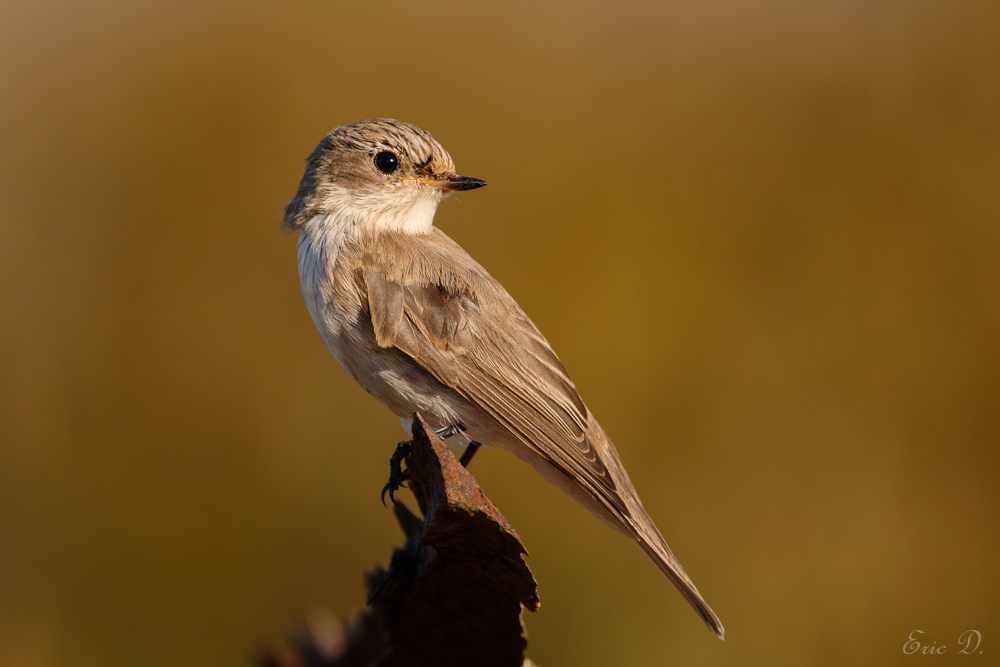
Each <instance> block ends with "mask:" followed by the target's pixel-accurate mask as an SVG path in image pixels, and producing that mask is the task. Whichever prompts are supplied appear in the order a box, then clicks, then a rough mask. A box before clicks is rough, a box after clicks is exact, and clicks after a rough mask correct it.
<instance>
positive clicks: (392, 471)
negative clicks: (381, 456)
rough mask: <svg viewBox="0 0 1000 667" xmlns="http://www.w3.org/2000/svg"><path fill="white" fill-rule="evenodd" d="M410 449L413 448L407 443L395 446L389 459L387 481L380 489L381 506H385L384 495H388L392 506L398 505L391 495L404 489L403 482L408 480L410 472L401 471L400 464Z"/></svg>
mask: <svg viewBox="0 0 1000 667" xmlns="http://www.w3.org/2000/svg"><path fill="white" fill-rule="evenodd" d="M412 449H413V447H412V446H411V445H410V443H409V441H405V442H401V443H399V444H398V445H396V451H394V452H393V453H392V456H391V457H390V458H389V481H388V482H386V483H385V486H383V487H382V504H383V505H385V494H386V493H388V494H389V500H391V501H392V503H393V504H394V505H396V504H398V503H397V501H396V497H395V496H394V495H393V494H394V493H395V492H396V491H398V490H399V489H401V488H406V484H404V482H406V480H408V479H410V471H409V470H403V468H402V467H401V466H400V464H401V463H402V462H403V459H405V458H406V456H407V455H408V454H409V453H410V451H411V450H412Z"/></svg>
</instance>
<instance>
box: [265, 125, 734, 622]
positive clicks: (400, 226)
mask: <svg viewBox="0 0 1000 667" xmlns="http://www.w3.org/2000/svg"><path fill="white" fill-rule="evenodd" d="M484 185H486V182H485V181H483V180H480V179H478V178H471V177H468V176H460V175H458V173H457V172H456V169H455V164H454V162H453V161H452V158H451V156H450V155H449V154H448V152H447V151H446V150H445V149H444V147H442V145H441V144H440V143H438V142H437V141H436V140H435V139H434V138H433V137H432V136H431V135H430V134H429V133H428V132H426V131H424V130H422V129H420V128H419V127H417V126H416V125H412V124H410V123H405V122H402V121H398V120H393V119H389V118H373V119H368V120H362V121H358V122H355V123H351V124H349V125H343V126H340V127H337V128H334V129H333V130H331V131H330V132H329V133H327V134H326V135H325V136H324V137H323V139H322V140H321V141H320V142H319V144H318V145H317V146H316V148H315V150H313V151H312V153H311V154H310V155H309V157H308V158H307V160H306V168H305V173H304V174H303V176H302V180H301V182H300V184H299V188H298V191H297V192H296V194H295V196H294V197H293V198H292V199H291V200H290V201H289V203H288V205H287V206H286V207H285V208H284V209H283V211H282V227H283V229H284V230H285V231H287V232H290V233H296V232H297V233H298V234H299V237H298V242H297V246H296V249H297V254H298V271H299V279H300V283H301V288H302V296H303V299H304V300H305V304H306V308H307V310H308V311H309V315H310V316H311V317H312V320H313V322H314V323H315V325H316V328H317V329H318V330H319V333H320V335H321V336H322V338H323V341H324V342H325V344H326V346H327V348H328V349H329V351H330V353H331V354H332V355H333V357H334V358H335V359H336V360H337V362H338V363H339V364H340V366H341V367H343V368H344V370H346V371H347V373H348V374H349V375H350V376H351V377H352V378H353V379H354V380H355V381H356V382H357V383H358V384H360V385H361V386H362V387H363V388H364V389H365V390H366V391H368V392H369V393H370V394H372V395H373V396H374V397H375V398H376V399H378V400H379V401H380V402H381V403H382V404H383V405H384V406H385V407H387V408H388V409H389V410H390V411H392V412H393V413H394V414H395V415H397V416H398V417H399V418H400V420H401V421H402V422H403V424H404V427H405V426H406V425H407V424H408V423H410V421H411V420H412V418H413V416H414V413H419V414H420V415H421V417H422V418H423V419H424V420H425V421H426V423H427V424H428V425H429V426H431V427H433V428H434V429H435V430H438V431H439V432H440V433H441V434H442V435H443V436H446V437H450V438H452V440H453V441H455V442H457V444H458V445H459V446H460V445H461V442H459V440H464V441H465V442H466V443H468V445H467V449H466V450H465V453H464V454H463V455H462V463H463V464H464V465H467V464H468V462H469V459H471V455H472V454H474V453H475V451H476V450H477V449H478V448H479V446H480V445H482V446H494V447H500V448H503V449H506V450H508V451H510V452H512V453H513V454H515V455H516V456H518V457H519V458H521V459H522V460H524V461H526V462H527V463H529V464H530V465H531V466H533V467H534V468H535V469H536V470H537V471H538V472H539V473H541V474H542V476H543V477H544V478H545V479H547V480H548V481H549V482H551V483H552V484H554V485H555V486H556V487H558V488H559V489H561V490H563V491H564V492H566V493H568V494H569V495H570V496H571V497H572V498H574V499H575V500H577V501H578V502H579V503H580V504H582V505H583V506H584V507H586V508H587V509H588V510H590V511H591V512H592V513H593V514H594V515H596V516H597V518H599V519H600V520H602V521H603V522H604V523H606V524H608V525H609V526H611V527H612V528H614V529H616V530H618V531H619V532H622V533H624V534H625V535H627V536H628V537H630V538H632V539H633V540H635V542H637V543H638V545H639V547H641V548H642V550H643V551H644V552H645V553H646V555H647V556H648V557H649V558H650V559H651V560H652V561H653V562H654V563H655V564H656V566H657V567H658V568H659V570H660V571H661V572H662V573H663V574H664V575H666V577H667V579H669V580H670V582H671V583H672V584H673V585H674V586H675V587H676V588H677V590H678V591H680V593H681V595H683V596H684V598H685V599H687V601H688V602H689V603H690V604H691V606H692V607H693V608H694V609H695V611H697V612H698V614H699V616H701V618H702V620H703V621H704V622H705V624H706V625H708V627H709V628H710V629H711V630H712V631H713V632H715V633H716V635H718V637H719V638H720V639H723V638H724V635H725V630H724V629H723V626H722V623H721V622H720V620H719V618H718V616H716V614H715V612H713V611H712V609H711V607H709V606H708V604H707V603H706V602H705V600H704V598H703V597H702V595H701V594H700V593H699V592H698V589H697V588H696V587H695V585H694V582H692V581H691V578H690V577H689V576H688V575H687V573H686V572H685V571H684V568H682V567H681V564H680V563H679V562H678V560H677V558H676V557H675V556H674V554H673V553H672V552H671V550H670V547H669V546H667V543H666V541H665V540H664V538H663V536H662V535H661V534H660V531H659V530H658V529H657V528H656V526H655V524H654V523H653V521H652V519H650V517H649V515H648V514H647V512H646V510H645V509H644V508H643V506H642V502H641V501H640V500H639V495H638V493H637V492H636V490H635V487H634V486H633V484H632V482H631V480H630V479H629V476H628V473H627V472H626V471H625V466H624V465H623V464H622V461H621V459H620V457H619V455H618V452H617V450H616V449H615V446H614V444H612V442H611V440H610V439H609V438H608V436H607V435H606V434H605V432H604V430H603V429H602V428H601V425H600V424H599V423H598V422H597V420H596V419H595V418H594V416H593V414H591V412H590V410H589V409H588V408H587V406H586V404H585V403H584V402H583V399H582V398H581V397H580V394H579V393H578V392H577V389H576V386H575V385H574V384H573V382H572V381H571V380H570V378H569V374H568V373H567V372H566V369H565V368H564V367H563V364H562V362H560V360H559V358H558V357H557V356H556V354H555V352H553V350H552V347H551V345H549V342H548V341H547V340H546V338H545V337H544V336H543V335H542V334H541V333H540V332H539V330H538V328H537V327H536V326H535V325H534V323H533V322H532V321H531V319H529V318H528V316H527V315H526V314H525V313H524V311H523V310H521V308H520V306H518V304H517V302H516V301H515V300H514V299H513V298H512V297H511V296H510V295H509V294H508V293H507V291H506V290H505V289H504V288H503V287H502V286H501V285H500V283H499V282H497V281H496V280H495V279H494V278H493V277H492V276H490V274H489V273H487V271H486V269H484V268H483V267H482V266H480V265H479V264H478V263H477V262H476V261H475V260H474V259H473V258H472V257H470V256H469V254H468V253H466V252H465V250H463V249H462V247H461V246H459V245H458V243H456V242H455V241H453V240H452V239H451V238H450V237H448V236H447V235H446V234H445V233H444V232H442V231H441V230H440V229H438V228H437V227H435V226H434V215H435V212H436V211H437V208H438V205H439V204H440V203H441V202H442V201H443V200H444V199H445V198H446V197H448V196H449V195H451V194H452V193H454V192H463V191H469V190H474V189H477V188H480V187H482V186H484ZM456 436H460V438H458V439H457V440H456Z"/></svg>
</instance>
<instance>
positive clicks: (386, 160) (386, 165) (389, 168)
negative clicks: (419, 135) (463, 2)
mask: <svg viewBox="0 0 1000 667" xmlns="http://www.w3.org/2000/svg"><path fill="white" fill-rule="evenodd" d="M375 166H376V167H378V170H379V171H381V172H382V173H383V174H391V173H392V172H394V171H396V169H398V168H399V158H398V157H396V154H395V153H390V152H389V151H382V152H381V153H379V154H378V155H376V156H375Z"/></svg>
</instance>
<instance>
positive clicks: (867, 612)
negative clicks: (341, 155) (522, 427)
mask: <svg viewBox="0 0 1000 667" xmlns="http://www.w3.org/2000/svg"><path fill="white" fill-rule="evenodd" d="M998 29H1000V4H998V3H996V2H995V1H994V0H982V1H975V0H957V1H956V2H941V1H938V2H932V1H928V0H911V1H907V2H904V1H900V0H826V1H822V2H788V1H782V0H764V1H763V2H746V1H743V2H736V1H734V0H708V1H707V2H694V1H692V0H688V1H684V2H678V1H672V0H668V1H667V2H653V1H651V0H647V1H627V2H616V3H610V2H600V3H599V2H592V1H586V0H584V1H581V0H576V1H574V2H567V1H562V2H559V1H555V0H549V1H545V2H524V1H521V2H506V3H503V4H500V3H495V4H489V5H487V4H481V3H464V4H463V3H412V2H411V3H401V2H378V3H364V4H361V3H357V4H356V5H355V4H351V5H349V4H347V3H336V2H306V1H299V0H295V1H292V2H285V3H270V2H223V1H217V0H208V1H205V0H199V1H198V2H192V1H190V0H181V1H175V2H169V3H136V2H124V1H121V0H117V1H115V0H91V1H89V2H70V1H63V2H57V1H52V0H49V1H47V2H35V3H28V2H11V1H10V0H8V2H6V3H4V4H3V6H2V7H0V81H2V85H0V145H2V149H0V150H2V156H3V157H2V160H0V170H2V171H0V224H2V231H0V234H2V236H0V307H2V313H3V315H2V320H0V664H3V665H12V666H16V667H48V666H60V667H61V666H67V667H84V666H88V667H89V666H95V667H96V666H102V667H104V666H108V665H112V666H119V665H120V666H123V667H124V666H130V665H140V664H141V665H144V666H146V667H160V666H163V667H166V666H173V665H181V664H183V665H192V666H202V665H204V666H205V667H209V666H212V667H220V666H223V665H233V666H236V665H245V664H247V662H248V660H249V657H250V656H252V655H253V651H254V650H255V647H257V646H259V645H260V643H262V642H265V641H271V640H274V639H276V638H278V637H280V636H281V635H282V634H283V633H285V632H287V631H289V630H292V629H293V628H294V627H295V623H296V621H297V619H300V618H301V617H302V616H304V615H305V614H307V613H308V612H309V611H310V610H312V609H315V608H317V607H325V608H329V609H331V610H333V611H334V612H336V613H337V614H339V615H346V614H349V613H352V612H353V611H355V610H357V609H359V608H360V607H361V606H362V605H363V603H364V598H363V590H362V573H363V571H364V570H366V569H367V568H369V567H370V566H371V565H372V564H373V563H375V562H377V561H386V560H387V559H388V557H389V555H390V548H391V546H392V545H393V544H397V543H398V542H399V541H400V534H399V531H398V528H397V527H396V525H395V521H394V520H393V519H392V516H391V513H390V512H389V511H388V510H385V509H383V507H382V505H381V504H380V503H379V501H378V494H379V491H380V489H381V486H382V484H383V482H384V481H385V478H386V474H387V471H388V467H387V461H388V457H389V454H390V453H391V451H392V448H393V446H394V445H395V443H396V441H397V440H400V439H402V438H403V432H402V431H401V429H400V426H399V422H398V421H397V420H396V418H395V417H393V416H392V415H390V414H389V412H388V411H386V410H385V409H383V408H382V407H381V406H380V405H378V404H377V403H376V402H375V401H374V399H372V398H370V397H369V396H368V395H367V394H365V393H364V392H363V391H362V390H361V389H359V388H358V387H357V386H355V384H354V383H353V382H352V381H351V380H350V378H348V376H347V375H346V374H345V373H344V372H342V371H341V370H340V369H339V368H338V367H337V365H336V362H335V361H334V360H333V358H332V357H331V356H330V355H329V354H328V353H327V351H326V350H325V348H324V346H323V344H322V342H321V341H320V338H319V335H318V334H317V333H316V331H315V329H314V328H313V325H312V323H311V321H310V320H309V317H308V315H307V313H306V309H305V307H304V305H303V303H302V299H301V296H300V293H299V286H298V277H297V272H296V261H295V250H294V245H295V239H294V238H292V237H288V236H284V235H282V234H281V233H280V231H279V217H278V213H279V211H280V209H281V208H282V206H283V205H284V204H285V203H286V201H287V200H288V199H289V198H290V197H291V196H292V194H293V193H294V191H295V188H296V186H297V184H298V181H299V178H300V177H301V175H302V169H303V166H304V163H303V160H304V158H305V157H306V155H308V153H309V152H310V151H311V150H312V148H313V146H314V145H315V144H316V143H317V142H318V141H319V139H320V138H321V137H322V136H323V134H324V133H325V132H326V131H328V130H329V129H330V128H332V127H334V126H336V125H341V124H344V123H348V122H352V121H355V120H358V119H362V118H368V117H372V116H388V117H394V118H399V119H402V120H406V121H410V122H413V123H416V124H418V125H420V126H421V127H423V128H425V129H427V130H429V131H430V132H432V133H433V134H434V135H435V137H436V138H437V139H438V140H440V141H441V142H442V143H443V145H444V146H445V147H446V148H447V149H448V150H449V151H450V152H451V154H452V156H453V157H454V159H455V162H456V164H457V165H458V169H459V171H460V173H463V174H468V175H470V176H476V177H480V178H483V179H486V180H487V181H489V183H490V185H489V187H487V188H485V189H483V190H480V191H477V192H474V193H467V194H465V195H463V196H461V197H460V198H458V199H453V200H450V201H448V202H445V204H444V205H443V206H442V207H441V210H440V211H439V213H438V217H437V223H438V225H439V226H440V227H441V228H442V229H444V230H445V231H446V232H447V233H448V234H450V235H452V236H453V237H454V238H455V239H456V240H457V241H459V242H460V243H461V244H462V245H463V246H464V247H465V248H466V249H467V250H468V251H469V252H470V254H472V256H473V257H475V258H476V259H477V260H478V261H479V262H480V263H482V264H483V265H484V266H486V267H487V268H488V269H489V270H490V271H491V272H492V273H493V275H494V276H495V277H496V278H497V279H498V280H500V281H501V282H502V283H503V284H504V285H505V286H506V287H507V289H508V290H509V291H510V292H511V293H512V294H513V295H514V297H515V298H517V299H518V301H519V302H520V303H521V305H522V306H523V307H524V309H525V310H526V311H527V312H528V314H529V315H531V316H532V318H533V319H534V320H535V322H536V323H537V324H538V325H539V327H540V328H541V330H542V331H543V332H545V334H546V335H547V337H548V338H549V340H550V341H551V342H552V344H553V345H554V347H555V349H556V350H557V352H559V354H560V355H561V357H562V359H563V361H564V362H565V365H566V366H567V368H568V369H569V371H570V373H571V375H572V376H573V378H574V380H575V381H576V384H577V386H578V387H579V388H580V391H581V393H582V395H583V396H584V398H585V399H586V400H587V402H588V404H589V405H590V407H591V409H592V410H593V411H594V413H595V414H596V415H597V417H598V418H599V419H600V420H601V422H602V424H603V425H604V428H605V429H606V430H607V432H608V433H609V434H610V435H611V437H612V438H613V439H614V441H615V442H616V444H617V446H618V448H619V451H620V452H621V454H622V457H623V459H624V460H625V463H626V465H627V466H628V468H629V470H630V471H631V474H632V477H633V480H634V481H635V483H636V486H637V488H638V489H639V491H640V493H641V494H642V497H643V499H644V501H645V504H646V507H647V508H648V509H649V511H650V514H651V515H652V516H653V517H654V519H656V521H657V523H658V524H659V526H660V528H661V529H662V531H663V533H664V534H665V535H666V537H667V540H668V541H669V542H670V544H671V546H672V547H673V548H674V550H675V552H676V553H677V554H678V556H679V558H680V560H681V562H682V563H683V564H684V565H685V566H686V568H687V570H688V572H689V573H690V574H691V576H692V577H693V579H694V580H695V581H696V582H697V584H698V586H699V587H700V589H701V590H702V592H703V593H704V594H705V597H706V598H707V599H708V601H709V602H710V603H711V604H712V606H713V607H714V608H715V610H716V611H717V612H718V613H719V615H720V617H721V618H722V620H723V622H724V623H725V624H726V628H727V630H728V634H727V640H726V642H725V643H722V642H719V641H717V640H716V639H715V638H714V637H713V636H712V635H711V634H710V633H709V632H708V631H707V630H706V629H705V628H704V627H703V626H702V625H701V622H700V621H699V620H698V618H697V616H696V615H695V614H694V613H693V612H692V611H691V609H689V608H688V606H687V604H685V603H684V601H683V600H682V599H681V597H680V596H679V595H678V594H677V593H676V592H675V591H674V590H673V588H672V587H671V586H670V585H669V584H668V583H667V581H666V580H665V579H664V578H663V577H662V576H661V575H660V574H659V573H658V572H657V570H656V568H655V567H653V565H652V564H651V563H649V562H648V561H647V560H646V558H645V557H644V556H643V554H642V553H641V552H640V551H639V549H638V548H636V547H635V546H634V545H633V544H631V543H630V542H629V541H628V540H626V539H625V538H623V537H621V536H619V535H617V534H615V533H614V532H612V531H611V530H610V529H607V528H605V527H604V526H603V525H602V524H600V523H599V522H598V521H597V520H596V519H594V518H592V517H591V516H589V515H588V514H587V513H586V512H585V511H584V510H582V509H580V508H579V507H577V506H576V505H575V504H574V503H572V501H570V500H569V499H568V498H566V497H563V496H562V495H561V494H560V493H559V492H558V491H556V490H554V489H552V488H550V487H549V486H548V485H547V484H545V483H544V482H543V481H542V480H541V478H540V477H539V476H538V475H537V474H535V473H534V472H533V471H531V470H530V469H529V468H527V467H526V466H524V465H522V464H521V463H519V462H518V461H517V460H515V459H514V457H512V456H511V455H509V454H507V453H505V452H502V451H498V450H487V451H486V452H485V453H480V455H479V456H478V457H477V459H476V461H475V463H474V464H473V472H474V473H475V475H476V476H477V478H478V479H479V481H480V483H481V484H482V485H483V487H484V488H485V489H486V490H487V492H488V493H489V494H490V496H491V498H492V499H493V500H494V502H496V504H497V505H498V506H499V508H500V509H501V510H502V511H503V512H504V513H505V514H506V516H507V517H508V519H510V521H511V522H512V524H513V525H514V526H515V527H516V528H517V530H518V532H519V533H520V535H521V537H522V538H523V539H524V541H525V543H526V545H527V547H528V549H529V550H530V552H531V556H530V558H529V561H528V562H529V565H530V566H531V568H532V570H533V571H534V573H535V575H536V577H537V578H538V580H539V584H540V594H541V598H542V609H541V611H539V612H538V613H537V614H534V615H531V616H529V617H528V618H527V619H526V621H527V625H528V630H529V633H530V644H529V655H531V656H532V657H533V659H534V660H536V661H537V662H538V664H539V665H540V666H541V667H555V666H556V665H574V666H579V667H583V666H588V665H608V664H614V665H663V664H683V665H695V664H697V665H740V666H746V665H845V664H851V665H887V664H898V665H909V664H913V663H914V662H915V661H917V660H920V659H923V660H924V662H927V663H928V664H930V662H931V661H933V663H934V664H935V665H945V664H958V663H962V664H965V662H968V663H972V662H976V663H977V664H986V663H987V662H990V661H992V660H995V657H994V658H990V655H991V654H992V655H993V656H996V655H997V654H998V652H1000V580H998V574H997V570H998V568H997V563H998V562H1000V561H998V557H997V554H998V553H1000V510H998V508H1000V487H998V479H1000V477H998V472H1000V470H998V468H1000V466H998V463H1000V460H998V459H1000V452H998V445H1000V442H998V440H1000V436H998V433H1000V39H998V38H997V35H998V34H1000V30H998ZM598 313H610V314H611V315H612V316H611V317H609V318H598V317H597V315H598ZM968 629H976V630H978V631H980V632H981V633H982V637H983V640H982V647H981V649H980V650H982V651H983V652H984V653H983V654H982V655H981V656H980V657H979V658H978V659H974V658H972V656H958V655H957V653H958V650H959V649H960V646H959V645H958V644H957V639H958V637H959V635H960V634H961V633H962V632H963V631H965V630H968ZM914 630H922V631H924V633H925V634H924V635H922V636H923V637H925V638H926V643H928V644H929V643H931V642H935V643H936V645H938V646H941V645H947V646H948V653H947V654H946V655H938V656H934V657H933V658H928V657H924V658H921V657H920V656H915V655H904V653H903V645H904V644H905V643H906V642H907V637H908V635H909V634H910V633H911V632H913V631H914ZM963 660H964V662H963ZM994 664H995V663H994Z"/></svg>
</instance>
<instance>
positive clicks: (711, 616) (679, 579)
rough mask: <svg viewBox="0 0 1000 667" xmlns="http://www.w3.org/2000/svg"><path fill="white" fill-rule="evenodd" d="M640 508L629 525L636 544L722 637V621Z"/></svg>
mask: <svg viewBox="0 0 1000 667" xmlns="http://www.w3.org/2000/svg"><path fill="white" fill-rule="evenodd" d="M633 511H634V510H633ZM640 512H641V513H642V516H641V517H634V518H635V519H638V521H636V522H635V523H634V524H633V525H632V526H631V528H632V534H633V536H634V537H635V541H636V542H638V543H639V546H640V547H642V550H643V551H645V552H646V555H647V556H649V558H650V560H652V561H653V562H654V563H655V564H656V567H658V568H659V569H660V572H662V573H663V574H665V575H666V577H667V579H669V580H670V583H672V584H673V585H674V586H675V587H676V588H677V590H678V591H680V593H681V595H683V596H684V598H685V599H686V600H687V601H688V602H689V603H690V604H691V606H692V607H694V610H695V611H696V612H698V615H699V616H701V620H703V621H705V625H707V626H708V627H709V629H710V630H711V631H712V632H714V633H715V634H716V635H718V637H719V639H725V638H726V629H725V628H724V627H722V621H720V620H719V617H718V616H716V615H715V612H714V611H712V608H711V607H709V606H708V603H707V602H705V598H703V597H701V593H699V592H698V589H697V588H696V587H695V585H694V582H693V581H691V578H690V577H689V576H688V575H687V572H685V571H684V568H683V567H681V564H680V563H679V562H677V558H675V557H674V554H673V553H672V552H671V551H670V547H668V546H667V542H666V540H664V539H663V536H662V535H660V531H658V530H657V529H656V526H655V525H653V521H652V520H651V519H650V518H649V516H648V515H647V514H646V513H645V511H644V510H641V509H640Z"/></svg>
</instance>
